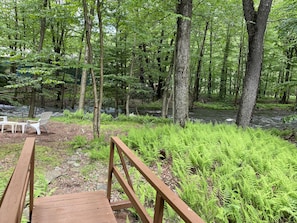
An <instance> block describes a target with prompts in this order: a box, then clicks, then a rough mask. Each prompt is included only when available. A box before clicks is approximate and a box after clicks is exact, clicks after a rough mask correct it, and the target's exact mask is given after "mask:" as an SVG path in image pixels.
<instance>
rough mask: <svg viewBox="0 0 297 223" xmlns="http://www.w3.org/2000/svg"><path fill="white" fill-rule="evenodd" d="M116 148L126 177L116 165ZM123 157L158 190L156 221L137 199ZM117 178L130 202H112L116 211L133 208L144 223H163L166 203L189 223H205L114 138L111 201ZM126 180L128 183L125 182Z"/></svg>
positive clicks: (112, 140) (110, 179)
mask: <svg viewBox="0 0 297 223" xmlns="http://www.w3.org/2000/svg"><path fill="white" fill-rule="evenodd" d="M115 147H116V148H117V151H118V153H119V155H120V160H121V165H122V166H123V169H124V173H125V174H126V176H125V177H123V175H122V174H121V172H120V171H119V170H118V169H117V168H116V166H115V164H114V154H115V151H114V150H115ZM122 155H125V157H126V158H127V159H128V160H129V162H130V163H131V164H132V165H133V166H134V167H135V168H136V169H137V170H138V171H139V172H140V173H141V174H142V176H143V177H144V178H145V179H146V180H147V182H149V183H150V185H151V186H152V187H153V188H154V189H155V190H156V201H155V213H154V219H153V220H152V218H151V217H150V216H149V215H148V213H147V211H146V210H145V208H144V207H143V205H141V204H140V202H139V200H138V198H137V197H136V195H135V193H134V190H133V187H132V182H131V179H130V176H129V175H127V173H126V171H127V167H126V164H125V162H124V160H123V158H122ZM113 175H114V176H115V177H116V178H117V180H118V182H119V183H120V185H121V186H122V188H123V189H124V191H125V193H126V194H127V196H128V198H129V201H127V202H122V204H121V205H120V204H118V203H117V202H115V203H113V202H111V206H112V207H116V208H113V209H114V210H115V209H120V208H126V207H129V206H133V207H134V208H135V209H136V211H137V213H138V214H139V216H140V218H141V220H142V222H154V223H161V222H162V219H163V209H164V202H167V203H168V204H169V205H170V206H171V207H172V208H173V210H174V211H175V212H176V213H177V214H178V215H179V216H180V217H181V218H182V219H183V220H184V221H185V222H188V223H202V222H204V221H203V220H202V219H201V218H200V217H199V216H198V215H197V214H196V213H195V212H194V211H193V210H192V209H191V208H190V207H189V206H188V205H187V204H186V203H185V202H184V201H182V200H181V199H180V198H179V197H178V196H177V195H176V194H175V193H174V192H173V191H172V190H170V188H169V187H168V186H167V185H166V184H165V183H164V182H163V181H162V180H161V179H159V178H158V177H157V176H156V175H155V174H154V173H153V172H152V171H151V170H150V169H149V168H148V167H147V166H146V165H145V164H144V163H143V162H142V161H141V160H140V159H139V158H138V157H137V156H136V155H134V153H133V152H132V151H131V150H130V149H129V148H128V147H127V146H126V145H125V144H124V143H123V142H122V141H121V140H120V139H119V138H118V137H112V138H111V142H110V157H109V169H108V183H107V197H108V199H109V200H110V198H111V191H112V176H113ZM125 179H126V180H127V182H125Z"/></svg>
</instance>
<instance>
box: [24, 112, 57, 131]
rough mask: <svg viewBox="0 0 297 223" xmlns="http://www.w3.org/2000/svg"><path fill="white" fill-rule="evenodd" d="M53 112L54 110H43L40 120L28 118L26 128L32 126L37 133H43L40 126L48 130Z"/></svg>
mask: <svg viewBox="0 0 297 223" xmlns="http://www.w3.org/2000/svg"><path fill="white" fill-rule="evenodd" d="M52 114H53V113H52V112H43V113H42V114H41V116H40V119H38V121H33V120H28V121H27V125H26V128H28V127H32V128H34V129H36V133H37V135H40V133H41V131H40V127H41V126H42V127H43V128H44V129H45V130H46V132H47V128H46V124H47V123H48V121H49V119H50V117H51V116H52Z"/></svg>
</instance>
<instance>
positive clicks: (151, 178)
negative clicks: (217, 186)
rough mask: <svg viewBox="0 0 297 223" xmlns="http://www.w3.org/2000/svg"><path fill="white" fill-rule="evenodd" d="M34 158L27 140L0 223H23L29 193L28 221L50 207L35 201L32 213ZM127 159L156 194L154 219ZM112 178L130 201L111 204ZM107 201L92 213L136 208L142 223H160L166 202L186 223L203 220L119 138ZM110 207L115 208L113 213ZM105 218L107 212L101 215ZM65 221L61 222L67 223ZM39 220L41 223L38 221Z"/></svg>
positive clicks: (2, 202)
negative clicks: (135, 184)
mask: <svg viewBox="0 0 297 223" xmlns="http://www.w3.org/2000/svg"><path fill="white" fill-rule="evenodd" d="M115 150H117V152H118V154H119V157H120V161H121V166H122V170H120V169H118V168H117V167H116V164H115V163H114V155H115ZM34 156H35V138H27V139H26V141H25V144H24V146H23V150H22V152H21V155H20V158H19V161H18V163H17V165H16V167H15V170H14V172H13V174H12V176H11V178H10V180H9V183H8V185H7V187H6V189H5V190H4V193H3V195H2V198H1V200H0V223H19V222H21V219H22V213H23V209H24V204H25V201H26V193H27V191H29V216H28V217H29V221H31V217H32V215H33V219H32V221H33V222H34V215H35V216H37V213H40V212H42V213H41V214H42V215H43V214H44V213H46V212H47V211H48V207H45V209H42V207H41V206H40V202H39V206H38V205H37V204H36V203H38V202H37V201H35V208H34V210H35V211H34V213H33V191H34ZM126 160H127V161H128V162H129V165H131V166H134V167H135V168H136V169H137V170H138V171H139V172H140V173H141V174H142V176H143V177H144V178H145V179H146V181H147V182H148V183H149V184H150V185H151V186H152V187H153V188H154V190H155V191H156V198H155V204H154V207H155V209H154V210H155V211H154V216H153V218H152V217H151V216H149V214H148V212H147V210H146V208H145V207H144V205H142V204H141V202H140V201H139V199H138V197H137V195H136V193H135V192H134V189H133V184H132V180H131V177H130V176H129V171H128V166H127V165H126V162H125V161H126ZM113 176H115V177H116V179H117V181H118V182H119V183H120V185H121V186H122V188H123V190H124V192H125V193H126V194H127V196H128V200H124V201H118V202H110V201H111V193H112V185H113V183H112V177H113ZM101 192H102V191H101ZM81 194H82V195H78V196H80V197H83V196H85V194H86V193H81ZM62 196H63V195H62ZM74 196H76V197H75V199H77V195H75V194H74ZM96 196H97V195H96ZM57 197H58V199H51V198H49V200H50V201H51V202H52V203H54V202H57V201H59V200H61V199H60V198H59V195H58V196H57ZM104 197H105V195H104ZM107 198H108V200H109V203H108V200H107V199H106V197H105V200H106V204H104V207H98V208H97V207H95V208H93V209H94V210H92V211H93V212H94V213H96V212H100V210H101V209H102V210H101V212H106V207H108V208H109V209H110V211H111V212H112V210H119V209H123V208H129V207H133V208H135V210H136V212H137V213H138V215H139V217H140V218H141V220H142V222H144V223H145V222H149V223H152V222H154V223H161V222H162V220H163V211H164V204H165V202H167V203H168V204H169V205H170V206H171V207H172V208H173V210H174V211H175V212H176V213H177V214H178V215H179V216H180V217H181V218H182V219H183V220H184V221H185V222H189V223H202V222H203V220H202V219H201V218H200V217H199V216H198V215H197V214H196V213H195V212H194V211H193V210H191V209H190V208H189V207H188V206H187V205H186V204H185V203H184V202H183V201H182V200H181V199H180V198H179V197H178V196H177V195H176V194H175V193H174V192H173V191H171V190H170V189H169V187H168V186H166V185H165V184H164V183H163V182H162V181H161V180H160V179H159V178H158V177H157V176H156V175H155V174H154V173H153V172H152V171H151V170H150V169H149V168H148V167H147V166H146V165H145V164H144V163H143V162H141V160H140V159H139V158H138V157H137V156H135V155H134V154H133V152H132V151H131V150H130V149H129V148H128V147H127V146H126V145H125V144H124V143H123V142H122V141H121V140H120V139H119V138H117V137H112V138H111V143H110V160H109V169H108V182H107ZM40 199H43V198H40ZM103 200H104V198H103V197H102V198H101V200H100V199H99V197H98V202H99V203H100V204H101V203H102V204H103V202H102V201H103ZM52 203H49V204H48V205H49V206H51V207H52ZM48 205H47V206H48ZM79 205H80V203H79ZM109 206H110V207H111V208H112V210H111V208H110V207H109ZM108 208H107V209H108ZM63 209H65V210H66V209H67V210H70V211H74V212H76V209H73V208H72V206H71V205H67V206H65V207H64V206H63ZM37 210H39V212H37ZM54 213H56V212H54ZM105 214H106V213H105ZM100 215H101V214H100ZM103 215H104V213H103V214H102V215H101V216H103ZM106 216H107V217H108V219H110V221H111V220H112V218H113V219H114V221H115V218H114V216H113V215H112V216H111V215H106ZM79 217H81V219H85V218H84V216H83V215H82V216H79ZM103 218H104V216H103ZM61 219H62V218H61ZM61 219H60V220H61ZM63 219H64V218H63ZM63 219H62V220H61V221H62V222H65V221H64V220H63ZM96 219H97V218H96ZM104 219H105V218H104ZM50 220H51V219H45V221H46V222H48V221H50ZM76 220H77V219H76ZM36 221H37V222H40V221H39V220H36ZM82 221H83V220H82ZM41 222H43V221H41ZM68 222H71V221H68ZM85 222H87V221H85ZM99 222H100V220H99ZM111 222H112V221H111Z"/></svg>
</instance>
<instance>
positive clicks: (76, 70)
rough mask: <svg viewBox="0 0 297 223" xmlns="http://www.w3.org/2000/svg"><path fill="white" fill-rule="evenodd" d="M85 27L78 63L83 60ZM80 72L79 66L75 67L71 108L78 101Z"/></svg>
mask: <svg viewBox="0 0 297 223" xmlns="http://www.w3.org/2000/svg"><path fill="white" fill-rule="evenodd" d="M85 32H86V31H85V28H84V30H83V33H82V35H81V45H80V47H79V54H78V61H77V62H78V63H80V62H81V55H82V51H83V45H84V44H83V42H84V37H85ZM78 73H79V68H76V69H75V77H74V86H73V91H72V98H71V108H72V109H74V106H75V103H76V95H77V91H78V90H77V80H78Z"/></svg>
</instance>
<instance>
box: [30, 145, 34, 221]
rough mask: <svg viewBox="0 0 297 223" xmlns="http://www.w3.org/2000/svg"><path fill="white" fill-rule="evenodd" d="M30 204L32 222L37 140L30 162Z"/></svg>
mask: <svg viewBox="0 0 297 223" xmlns="http://www.w3.org/2000/svg"><path fill="white" fill-rule="evenodd" d="M30 164H31V165H30V179H29V181H30V189H29V190H30V191H29V194H30V195H29V196H30V205H29V219H30V222H31V219H32V211H33V201H34V169H35V168H34V166H35V141H34V144H33V150H32V156H31V162H30Z"/></svg>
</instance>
